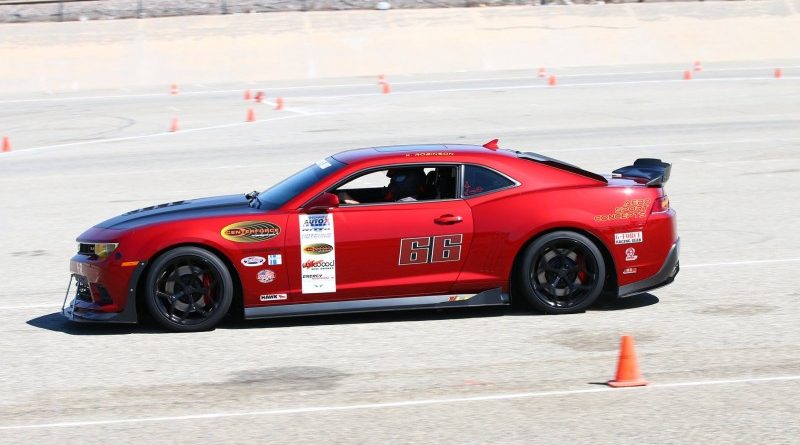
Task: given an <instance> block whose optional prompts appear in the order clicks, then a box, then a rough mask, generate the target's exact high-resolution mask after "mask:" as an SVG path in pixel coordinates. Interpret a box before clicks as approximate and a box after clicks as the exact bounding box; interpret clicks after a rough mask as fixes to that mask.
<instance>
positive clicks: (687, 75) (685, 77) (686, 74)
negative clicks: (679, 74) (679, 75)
mask: <svg viewBox="0 0 800 445" xmlns="http://www.w3.org/2000/svg"><path fill="white" fill-rule="evenodd" d="M683 80H692V72H691V71H689V70H686V71H684V72H683Z"/></svg>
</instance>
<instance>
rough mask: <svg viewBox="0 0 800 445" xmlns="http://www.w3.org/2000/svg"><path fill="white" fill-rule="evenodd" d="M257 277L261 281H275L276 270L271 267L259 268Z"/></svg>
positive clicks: (265, 282)
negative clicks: (270, 268)
mask: <svg viewBox="0 0 800 445" xmlns="http://www.w3.org/2000/svg"><path fill="white" fill-rule="evenodd" d="M256 279H257V280H258V282H259V283H264V284H267V283H272V282H273V281H275V272H273V271H271V270H269V269H264V270H259V271H258V274H257V275H256Z"/></svg>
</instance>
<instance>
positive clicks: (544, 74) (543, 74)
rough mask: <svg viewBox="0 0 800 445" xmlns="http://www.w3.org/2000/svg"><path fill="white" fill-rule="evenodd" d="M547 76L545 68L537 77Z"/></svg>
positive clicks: (540, 69) (541, 69) (540, 70)
mask: <svg viewBox="0 0 800 445" xmlns="http://www.w3.org/2000/svg"><path fill="white" fill-rule="evenodd" d="M545 76H547V71H546V70H545V69H544V68H539V72H538V73H537V74H536V77H545Z"/></svg>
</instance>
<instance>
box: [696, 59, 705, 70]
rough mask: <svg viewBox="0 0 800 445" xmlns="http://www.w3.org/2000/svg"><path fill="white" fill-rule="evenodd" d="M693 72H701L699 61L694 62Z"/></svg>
mask: <svg viewBox="0 0 800 445" xmlns="http://www.w3.org/2000/svg"><path fill="white" fill-rule="evenodd" d="M694 70H695V71H703V65H702V64H701V63H700V61H699V60H697V61H695V62H694Z"/></svg>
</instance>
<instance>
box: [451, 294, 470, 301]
mask: <svg viewBox="0 0 800 445" xmlns="http://www.w3.org/2000/svg"><path fill="white" fill-rule="evenodd" d="M474 296H475V295H450V296H449V297H447V301H448V302H450V301H465V300H469V299H470V298H472V297H474Z"/></svg>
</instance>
